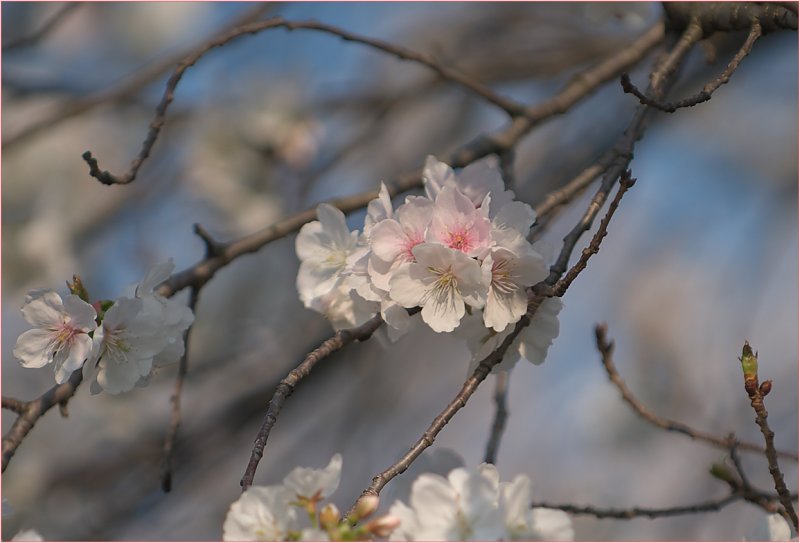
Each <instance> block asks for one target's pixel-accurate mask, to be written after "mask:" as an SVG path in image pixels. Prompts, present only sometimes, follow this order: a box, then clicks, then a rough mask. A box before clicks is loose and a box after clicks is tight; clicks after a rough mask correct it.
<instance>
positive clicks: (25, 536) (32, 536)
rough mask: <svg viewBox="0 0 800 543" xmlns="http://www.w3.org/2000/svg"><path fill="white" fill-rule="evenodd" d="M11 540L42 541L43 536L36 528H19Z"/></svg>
mask: <svg viewBox="0 0 800 543" xmlns="http://www.w3.org/2000/svg"><path fill="white" fill-rule="evenodd" d="M11 541H44V538H43V537H42V534H40V533H39V532H37V531H36V530H21V531H20V532H18V533H17V535H15V536H14V537H12V538H11Z"/></svg>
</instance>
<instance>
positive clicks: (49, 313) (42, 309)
mask: <svg viewBox="0 0 800 543" xmlns="http://www.w3.org/2000/svg"><path fill="white" fill-rule="evenodd" d="M27 299H29V301H28V302H27V303H26V304H25V305H24V306H23V307H22V314H23V315H24V316H25V320H26V321H28V322H29V323H30V324H31V325H33V326H35V327H37V328H48V327H52V326H57V325H59V324H61V323H63V322H64V317H65V311H64V304H63V303H62V302H61V296H59V295H58V294H57V293H56V292H55V291H53V290H44V291H36V292H35V293H31V295H30V296H29V298H27Z"/></svg>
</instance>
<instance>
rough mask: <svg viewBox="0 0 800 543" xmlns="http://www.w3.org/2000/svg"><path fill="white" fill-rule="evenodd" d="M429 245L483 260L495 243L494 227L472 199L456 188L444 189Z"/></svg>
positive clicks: (437, 202) (428, 239)
mask: <svg viewBox="0 0 800 543" xmlns="http://www.w3.org/2000/svg"><path fill="white" fill-rule="evenodd" d="M426 241H430V242H434V243H437V242H438V243H441V244H442V245H444V246H446V247H450V248H451V249H455V250H457V251H461V252H462V253H464V254H466V255H469V256H473V257H482V256H483V255H484V254H485V253H486V251H487V250H488V249H489V245H490V244H491V241H492V236H491V223H490V222H489V219H488V218H487V217H486V216H484V214H483V213H481V212H480V211H479V210H477V209H475V207H474V206H473V205H472V202H471V201H470V200H469V198H467V197H466V196H464V195H463V194H462V193H461V192H459V191H458V190H457V189H455V188H454V187H444V188H443V189H442V190H441V191H439V193H438V194H437V195H436V202H435V204H434V206H433V213H432V214H431V224H430V227H429V228H428V233H427V236H426Z"/></svg>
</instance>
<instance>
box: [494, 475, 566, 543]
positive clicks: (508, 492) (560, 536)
mask: <svg viewBox="0 0 800 543" xmlns="http://www.w3.org/2000/svg"><path fill="white" fill-rule="evenodd" d="M531 501H532V497H531V480H530V478H529V477H528V476H527V475H517V476H516V477H515V478H514V480H513V481H511V482H510V483H500V508H501V509H502V510H503V512H504V514H505V524H506V532H507V534H508V539H509V540H511V541H572V540H573V539H575V531H574V530H573V529H572V521H571V520H570V518H569V516H568V515H567V514H566V513H564V512H563V511H559V510H557V509H545V508H542V507H536V508H531V506H530V503H531Z"/></svg>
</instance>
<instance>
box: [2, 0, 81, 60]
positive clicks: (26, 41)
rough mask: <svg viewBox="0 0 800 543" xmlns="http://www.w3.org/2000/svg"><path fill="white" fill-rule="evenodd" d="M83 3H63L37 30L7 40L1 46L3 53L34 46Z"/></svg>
mask: <svg viewBox="0 0 800 543" xmlns="http://www.w3.org/2000/svg"><path fill="white" fill-rule="evenodd" d="M82 4H83V2H64V4H63V5H62V6H61V7H60V8H58V11H56V12H55V13H54V14H53V15H52V16H51V17H50V18H49V19H48V20H47V21H46V22H45V23H44V24H43V25H42V26H41V27H40V28H39V29H38V30H36V31H34V32H31V33H30V34H28V35H26V36H21V37H19V38H17V39H15V40H9V41H8V42H6V43H4V44H3V53H8V52H9V51H11V50H13V49H18V48H20V47H29V46H31V45H34V44H36V42H38V41H41V40H43V39H44V38H46V37H47V35H48V34H50V32H52V31H53V30H54V29H55V28H56V27H57V26H58V25H59V24H60V23H61V22H63V21H64V19H65V18H66V16H67V15H69V14H70V13H71V12H72V11H74V10H75V8H78V7H80V6H81V5H82Z"/></svg>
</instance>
